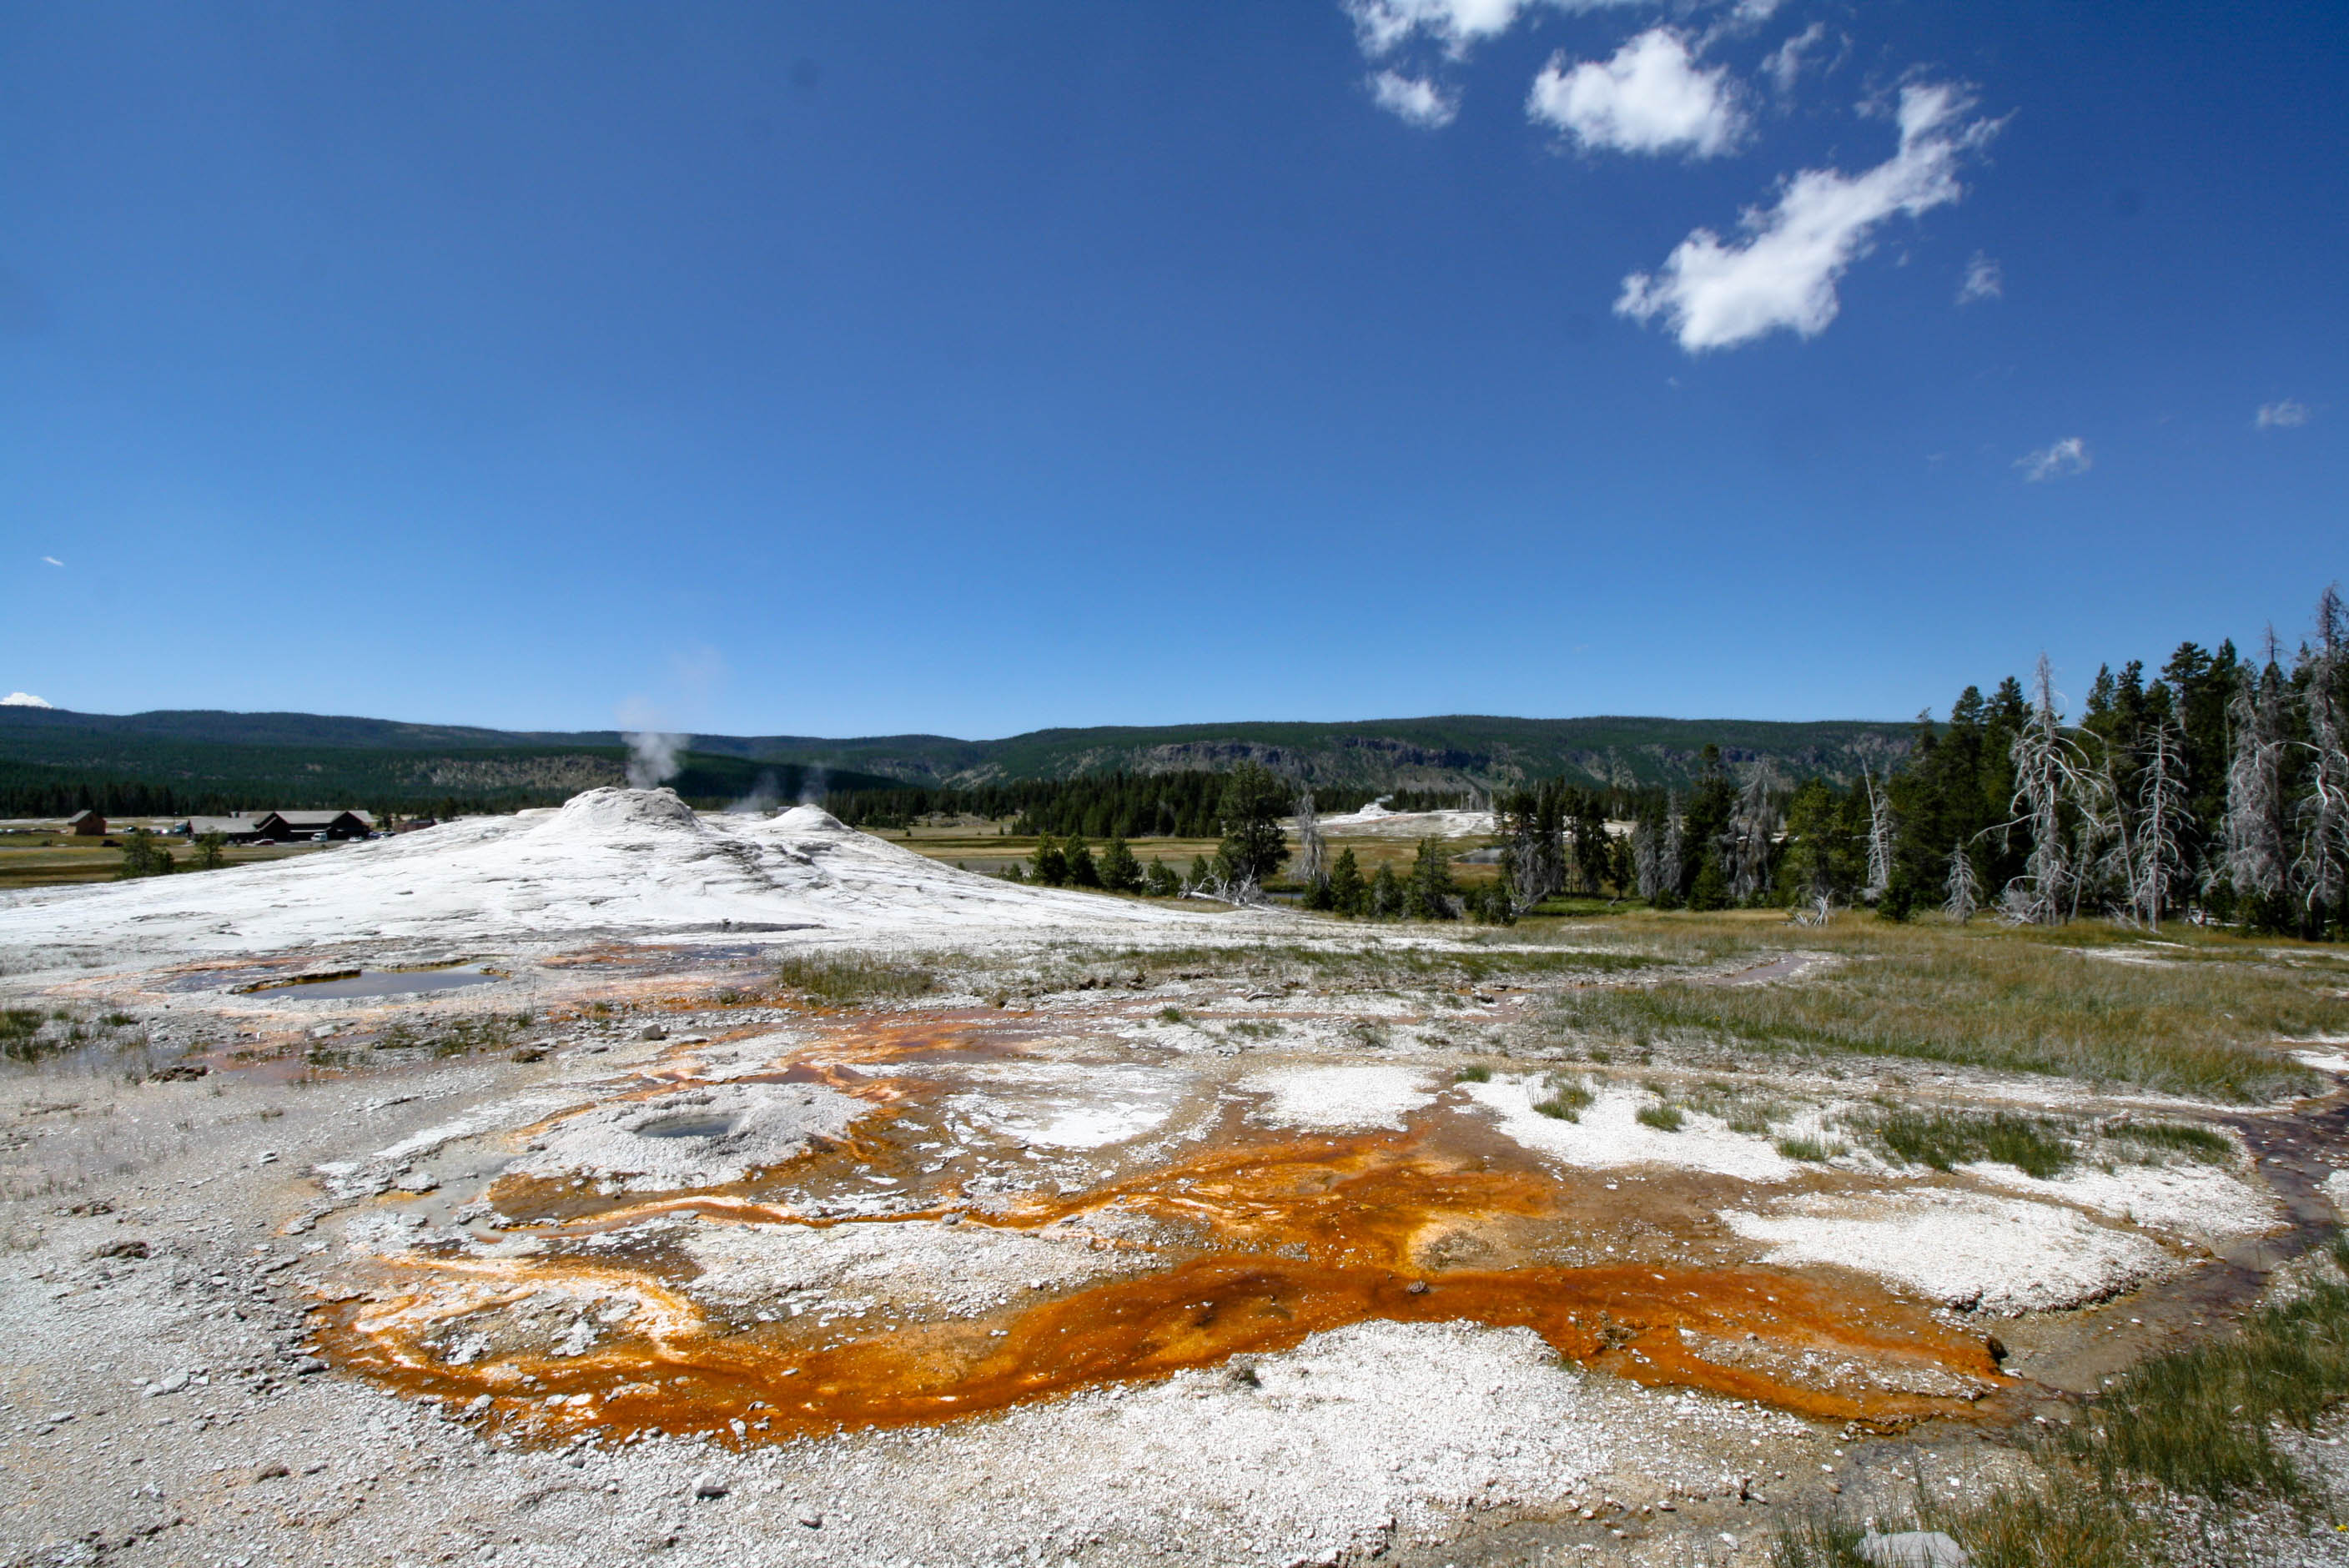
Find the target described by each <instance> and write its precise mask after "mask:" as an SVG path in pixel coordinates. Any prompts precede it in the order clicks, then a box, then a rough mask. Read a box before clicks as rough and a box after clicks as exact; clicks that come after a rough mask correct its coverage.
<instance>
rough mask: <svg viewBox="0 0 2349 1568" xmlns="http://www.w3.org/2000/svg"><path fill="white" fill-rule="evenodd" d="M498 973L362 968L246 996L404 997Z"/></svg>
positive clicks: (487, 980) (477, 982)
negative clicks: (296, 994)
mask: <svg viewBox="0 0 2349 1568" xmlns="http://www.w3.org/2000/svg"><path fill="white" fill-rule="evenodd" d="M497 978H498V976H497V975H492V974H490V973H488V972H487V971H486V970H481V969H416V970H409V971H407V972H404V973H403V972H401V971H399V970H386V969H362V970H360V971H358V972H357V974H346V975H336V976H334V977H333V978H331V979H320V980H288V981H285V983H284V984H282V985H256V986H254V988H253V989H252V990H251V991H250V992H248V993H247V995H254V996H282V995H286V994H288V993H299V994H300V995H304V996H314V997H316V998H318V999H319V1000H321V1001H324V1000H328V999H330V998H333V997H336V996H406V995H414V994H415V993H417V992H420V991H454V990H456V989H458V988H459V987H460V986H465V985H488V984H489V983H490V982H491V981H492V980H495V979H497Z"/></svg>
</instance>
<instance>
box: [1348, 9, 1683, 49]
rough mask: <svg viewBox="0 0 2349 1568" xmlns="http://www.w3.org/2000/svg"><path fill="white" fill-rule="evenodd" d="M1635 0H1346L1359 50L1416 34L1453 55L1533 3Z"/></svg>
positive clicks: (1396, 43)
mask: <svg viewBox="0 0 2349 1568" xmlns="http://www.w3.org/2000/svg"><path fill="white" fill-rule="evenodd" d="M1638 3H1639V0H1344V5H1345V7H1346V15H1349V16H1350V17H1352V18H1353V19H1354V36H1355V37H1356V38H1357V39H1359V40H1360V41H1361V46H1362V53H1364V54H1366V55H1368V56H1370V57H1371V58H1372V59H1374V60H1375V59H1382V58H1384V57H1386V56H1388V55H1391V54H1392V53H1393V52H1394V51H1395V50H1397V49H1399V48H1401V47H1402V46H1403V45H1404V44H1406V43H1408V42H1410V41H1411V40H1412V39H1413V38H1414V37H1425V38H1428V39H1430V40H1432V41H1433V42H1435V43H1437V44H1440V45H1442V46H1443V47H1444V53H1446V54H1448V55H1450V56H1452V57H1454V58H1455V59H1457V58H1459V57H1461V56H1463V55H1465V54H1466V53H1467V52H1468V47H1469V46H1470V45H1472V44H1475V43H1476V42H1478V41H1479V40H1481V39H1485V38H1492V37H1497V36H1500V35H1501V34H1503V33H1506V32H1507V31H1508V30H1509V29H1510V28H1511V27H1512V26H1516V20H1517V18H1518V16H1520V15H1523V14H1524V13H1526V12H1527V11H1531V10H1534V9H1535V8H1536V7H1537V6H1544V5H1546V6H1548V7H1549V8H1551V9H1553V10H1557V11H1594V10H1597V9H1599V7H1600V6H1602V5H1636V4H1638Z"/></svg>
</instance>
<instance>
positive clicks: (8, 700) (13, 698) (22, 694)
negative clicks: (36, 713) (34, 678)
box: [0, 691, 57, 707]
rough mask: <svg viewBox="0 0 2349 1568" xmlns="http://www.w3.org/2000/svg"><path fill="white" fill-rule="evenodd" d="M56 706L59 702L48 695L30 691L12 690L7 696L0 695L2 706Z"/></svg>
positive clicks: (0, 705) (0, 704)
mask: <svg viewBox="0 0 2349 1568" xmlns="http://www.w3.org/2000/svg"><path fill="white" fill-rule="evenodd" d="M56 706H57V704H55V703H53V702H51V701H49V700H48V699H47V697H38V696H34V695H33V694H32V693H31V692H28V691H12V692H10V693H9V694H8V695H7V696H0V707H56Z"/></svg>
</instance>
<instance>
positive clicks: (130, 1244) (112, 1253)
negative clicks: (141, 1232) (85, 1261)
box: [89, 1236, 148, 1263]
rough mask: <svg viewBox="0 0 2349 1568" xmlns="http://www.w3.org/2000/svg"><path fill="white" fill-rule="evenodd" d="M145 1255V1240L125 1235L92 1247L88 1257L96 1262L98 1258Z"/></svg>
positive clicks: (141, 1256) (140, 1256) (139, 1256)
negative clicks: (117, 1239) (116, 1239)
mask: <svg viewBox="0 0 2349 1568" xmlns="http://www.w3.org/2000/svg"><path fill="white" fill-rule="evenodd" d="M147 1255H148V1253H147V1243H145V1242H143V1241H140V1239H139V1238H138V1237H136V1236H125V1237H123V1238H122V1239H121V1240H120V1241H114V1242H108V1243H104V1244H102V1245H100V1246H98V1247H96V1248H94V1249H92V1251H91V1252H90V1254H89V1258H90V1261H91V1262H92V1263H96V1262H97V1261H98V1259H100V1258H143V1257H145V1256H147Z"/></svg>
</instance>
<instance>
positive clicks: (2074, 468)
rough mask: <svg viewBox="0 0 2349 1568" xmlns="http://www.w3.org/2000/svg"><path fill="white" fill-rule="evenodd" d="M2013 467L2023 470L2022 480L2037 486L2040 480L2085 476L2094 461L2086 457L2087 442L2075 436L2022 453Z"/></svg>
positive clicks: (2093, 464) (2015, 460)
mask: <svg viewBox="0 0 2349 1568" xmlns="http://www.w3.org/2000/svg"><path fill="white" fill-rule="evenodd" d="M2014 466H2015V467H2016V468H2018V469H2022V470H2023V478H2024V479H2026V480H2030V481H2031V482H2032V483H2033V484H2037V483H2039V482H2040V481H2041V480H2060V479H2068V478H2070V477H2071V476H2072V475H2074V474H2085V473H2086V472H2087V471H2088V470H2089V469H2092V468H2094V467H2095V459H2093V458H2091V457H2089V456H2088V443H2087V442H2085V441H2084V440H2082V439H2080V438H2079V437H2077V436H2066V437H2064V438H2063V439H2062V440H2060V441H2056V442H2054V443H2051V444H2050V445H2048V446H2044V447H2042V448H2041V449H2039V450H2037V451H2035V452H2025V453H2023V456H2021V457H2019V458H2017V459H2014Z"/></svg>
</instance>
